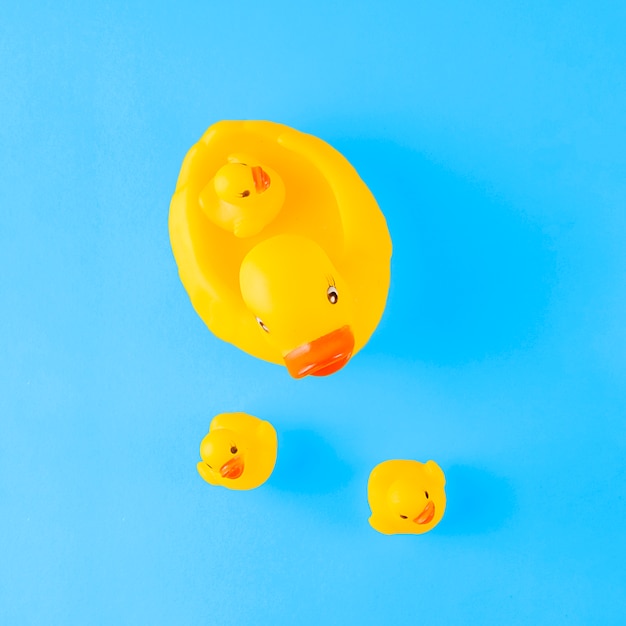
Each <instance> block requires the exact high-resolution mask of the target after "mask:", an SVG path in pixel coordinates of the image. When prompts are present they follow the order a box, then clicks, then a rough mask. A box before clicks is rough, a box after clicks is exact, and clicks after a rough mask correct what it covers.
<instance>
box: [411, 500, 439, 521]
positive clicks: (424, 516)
mask: <svg viewBox="0 0 626 626" xmlns="http://www.w3.org/2000/svg"><path fill="white" fill-rule="evenodd" d="M433 517H435V505H434V503H433V502H432V501H430V502H428V504H427V505H426V506H425V507H424V510H423V511H422V512H421V513H420V514H419V515H418V516H417V517H416V518H415V519H414V520H413V521H414V522H415V523H416V524H428V522H431V521H432V519H433Z"/></svg>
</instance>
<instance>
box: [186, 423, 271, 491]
mask: <svg viewBox="0 0 626 626" xmlns="http://www.w3.org/2000/svg"><path fill="white" fill-rule="evenodd" d="M277 451H278V439H277V437H276V431H275V430H274V427H273V426H272V425H271V424H270V423H269V422H266V421H265V420H261V419H259V418H258V417H254V416H252V415H248V414H247V413H221V414H220V415H216V416H215V417H214V418H213V420H212V421H211V426H210V427H209V434H208V435H206V437H205V438H204V439H203V440H202V443H201V444H200V456H201V457H202V461H200V462H199V463H198V465H197V468H198V473H199V474H200V476H202V478H204V480H206V482H208V483H209V484H211V485H221V486H222V487H227V488H228V489H237V490H246V489H254V488H255V487H258V486H259V485H262V484H263V483H264V482H265V481H266V480H267V479H268V478H269V477H270V476H271V474H272V471H273V470H274V465H275V464H276V454H277Z"/></svg>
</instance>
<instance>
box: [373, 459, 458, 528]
mask: <svg viewBox="0 0 626 626" xmlns="http://www.w3.org/2000/svg"><path fill="white" fill-rule="evenodd" d="M445 484H446V479H445V476H444V473H443V470H442V469H441V468H440V467H439V465H437V463H435V462H434V461H427V462H426V463H420V462H419V461H405V460H393V461H384V462H383V463H380V464H379V465H377V466H376V467H375V468H374V469H373V470H372V472H371V474H370V477H369V481H368V484H367V499H368V501H369V505H370V508H371V509H372V515H371V517H370V518H369V522H370V525H371V526H372V528H374V529H375V530H377V531H378V532H380V533H383V534H385V535H395V534H415V535H420V534H422V533H425V532H428V531H429V530H432V529H433V528H434V527H435V526H436V525H437V524H438V523H439V522H440V521H441V518H442V517H443V514H444V511H445V510H446V493H445V491H444V486H445Z"/></svg>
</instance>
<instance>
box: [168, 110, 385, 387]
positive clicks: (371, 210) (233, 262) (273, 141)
mask: <svg viewBox="0 0 626 626" xmlns="http://www.w3.org/2000/svg"><path fill="white" fill-rule="evenodd" d="M245 154H254V155H255V159H251V158H249V157H247V156H243V155H245ZM233 155H235V156H234V157H233ZM229 158H230V159H231V161H232V162H228V159H229ZM242 162H243V163H244V164H245V165H242ZM225 163H226V165H225ZM254 168H260V170H261V171H262V172H264V173H266V174H267V177H268V178H269V180H270V183H269V184H270V186H269V188H268V189H266V190H265V191H261V192H260V193H258V194H257V196H256V197H257V199H259V201H260V199H262V198H263V197H267V198H269V196H266V194H268V193H269V192H270V191H271V190H272V186H273V185H274V182H275V181H280V182H277V185H284V189H285V190H286V191H285V192H284V194H283V193H282V192H280V190H279V191H277V192H276V198H277V200H276V206H277V205H278V204H279V201H278V200H279V199H280V198H282V200H280V202H282V208H280V210H279V211H278V212H277V213H276V214H275V216H274V217H273V218H272V219H269V218H268V217H267V215H270V214H272V212H269V213H267V215H265V217H263V218H262V219H261V220H260V222H262V223H263V225H262V226H261V227H260V228H261V230H259V225H258V224H259V223H258V222H255V221H254V220H253V219H252V218H251V214H252V213H253V211H251V212H249V213H244V212H243V209H242V208H241V207H242V206H243V204H242V203H243V201H244V200H249V199H251V198H253V190H256V186H257V183H258V184H259V186H260V187H261V188H262V187H263V186H264V185H265V184H267V183H266V182H263V181H264V180H265V178H264V176H263V174H262V173H260V172H259V171H258V170H256V174H254V172H253V170H254ZM278 173H280V176H279V174H278ZM255 177H256V178H255ZM242 185H243V188H242ZM218 190H219V193H220V194H221V196H219V200H217V199H216V198H217V197H218ZM246 190H248V191H250V196H246V197H245V198H243V197H241V198H240V197H237V194H243V193H244V192H245V191H246ZM255 193H256V191H255ZM231 206H236V207H238V209H237V211H235V210H234V209H233V210H232V211H231V209H230V207H231ZM211 207H212V208H211ZM216 207H217V208H216ZM224 207H226V208H224ZM274 208H275V207H274ZM226 209H228V210H226ZM218 214H219V215H218ZM233 216H235V217H233ZM218 217H219V219H218ZM169 229H170V240H171V243H172V250H173V252H174V257H175V259H176V262H177V264H178V270H179V274H180V278H181V280H182V282H183V285H184V286H185V289H186V290H187V293H188V294H189V297H190V299H191V302H192V304H193V306H194V308H195V310H196V311H197V313H198V314H199V315H200V317H201V318H202V319H203V320H204V322H205V323H206V324H207V326H208V327H209V329H210V330H211V331H212V332H213V333H214V334H215V335H217V336H218V337H219V338H220V339H223V340H224V341H228V342H230V343H232V344H234V345H235V346H237V347H238V348H240V349H242V350H244V351H245V352H248V353H249V354H251V355H253V356H255V357H258V358H260V359H264V360H266V361H270V362H272V363H278V364H281V365H285V366H287V368H288V371H289V373H290V374H291V375H292V376H294V377H296V378H301V377H303V376H306V375H308V374H312V375H317V376H324V375H327V374H332V373H333V372H335V371H337V370H338V369H339V368H340V367H342V366H343V365H345V364H346V363H347V362H348V360H349V359H350V358H351V356H353V355H354V354H356V353H357V352H358V351H359V350H360V349H361V348H362V347H363V346H364V345H365V344H366V343H367V341H368V340H369V338H370V336H371V335H372V333H373V332H374V330H375V329H376V327H377V325H378V323H379V321H380V318H381V316H382V314H383V311H384V308H385V304H386V300H387V292H388V289H389V279H390V260H391V239H390V237H389V232H388V230H387V225H386V223H385V218H384V217H383V215H382V213H381V212H380V209H379V208H378V205H377V204H376V201H375V199H374V197H373V196H372V194H371V193H370V191H369V189H368V188H367V187H366V185H365V183H364V182H363V181H362V180H361V179H360V178H359V175H358V174H357V173H356V171H355V170H354V168H353V167H352V166H351V165H350V163H348V161H347V160H346V159H345V158H344V157H343V156H342V155H341V154H339V153H338V152H337V151H336V150H335V149H334V148H332V147H331V146H329V145H328V144H327V143H325V142H324V141H322V140H320V139H318V138H316V137H313V136H311V135H307V134H305V133H301V132H298V131H296V130H294V129H292V128H289V127H287V126H283V125H281V124H274V123H272V122H231V121H223V122H219V123H217V124H215V125H213V126H212V127H211V128H209V129H208V130H207V132H206V133H205V135H204V136H203V137H202V139H201V140H200V141H199V142H198V143H197V144H196V145H195V146H193V147H192V148H191V150H190V151H189V153H188V154H187V156H186V158H185V161H184V162H183V165H182V168H181V172H180V175H179V178H178V183H177V186H176V192H175V193H174V196H173V198H172V202H171V206H170V218H169ZM251 232H257V234H256V235H250V236H245V237H244V236H243V235H242V234H243V233H245V234H249V233H251Z"/></svg>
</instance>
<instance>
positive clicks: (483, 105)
mask: <svg viewBox="0 0 626 626" xmlns="http://www.w3.org/2000/svg"><path fill="white" fill-rule="evenodd" d="M12 4H14V6H4V7H3V9H2V19H1V20H0V180H1V182H2V184H1V185H0V262H1V266H2V271H1V272H0V304H1V307H0V311H1V312H0V355H1V360H0V508H1V516H0V538H1V545H2V549H1V557H0V622H2V623H3V624H11V625H12V624H19V625H22V624H133V625H134V624H151V625H153V624H176V625H178V624H180V625H186V624H207V625H211V626H223V625H225V626H228V625H231V624H232V625H235V624H237V625H240V624H246V625H248V624H249V625H252V626H256V625H265V624H268V625H282V624H374V625H378V624H381V625H387V624H400V623H424V624H431V625H434V624H509V625H512V624H530V623H532V624H561V623H567V624H585V625H587V624H602V625H607V624H623V623H624V620H625V619H626V599H625V598H626V540H625V539H624V527H625V523H624V522H625V520H626V500H625V489H624V484H625V478H626V475H625V469H626V455H625V453H626V429H625V427H624V421H625V420H624V416H625V408H626V386H625V383H626V324H625V320H626V291H625V289H626V280H625V276H626V245H625V244H626V241H625V240H626V237H625V233H626V150H625V148H624V146H626V116H625V113H624V112H625V111H626V79H625V74H626V71H625V70H626V39H625V38H624V32H625V24H626V9H625V8H624V3H623V2H603V3H596V2H591V0H587V1H580V2H575V1H565V0H563V1H558V2H545V0H536V1H530V2H523V3H522V2H509V3H503V2H498V1H496V0H492V1H491V2H489V1H477V2H470V3H468V2H462V1H461V0H451V1H443V2H421V1H420V2H410V1H406V2H402V1H396V2H393V1H392V2H387V3H376V2H369V3H364V2H362V1H358V2H357V1H355V0H342V1H341V2H323V1H320V0H317V1H315V2H309V1H304V2H287V1H284V2H279V1H272V0H267V1H266V2H245V1H242V2H225V1H221V2H204V3H200V2H197V3H191V2H181V3H178V4H177V6H176V7H174V4H173V3H172V4H171V5H170V6H165V5H163V4H161V3H156V4H152V3H136V5H135V6H134V7H128V6H126V4H127V3H121V2H104V3H90V4H91V6H86V3H81V2H63V1H62V0H61V1H55V2H40V3H37V4H30V3H21V4H20V6H19V7H18V6H17V3H12ZM219 119H270V120H274V121H279V122H283V123H286V124H289V125H292V126H294V127H296V128H298V129H300V130H303V131H307V132H310V133H313V134H316V135H318V136H320V137H322V138H323V139H325V140H326V141H328V142H330V143H331V144H332V145H334V146H335V147H336V148H338V149H339V150H341V151H342V152H343V153H344V154H345V155H346V156H347V157H348V159H349V160H350V161H351V162H352V163H353V164H354V165H355V166H356V168H357V169H358V171H359V172H360V174H361V176H362V177H363V178H364V180H365V181H366V182H367V184H368V185H369V186H370V188H371V189H372V191H373V192H374V194H375V195H376V197H377V199H378V200H379V203H380V206H381V208H382V210H383V212H384V213H385V215H386V217H387V220H388V224H389V228H390V231H391V234H392V237H393V241H394V257H393V264H392V270H393V281H392V288H391V292H390V297H389V302H388V307H387V310H386V312H385V315H384V318H383V320H382V323H381V325H380V326H379V328H378V330H377V332H376V334H375V335H374V337H373V339H372V341H371V342H370V343H369V344H368V346H367V347H366V348H365V349H364V350H363V351H362V352H361V353H360V354H359V355H358V356H357V357H356V358H354V359H353V361H352V362H351V363H350V364H349V366H348V367H346V368H345V369H344V370H342V371H341V372H339V373H338V374H336V375H334V376H332V377H330V378H328V379H311V380H303V381H295V380H292V379H290V378H289V376H288V375H287V373H286V371H285V370H284V369H283V368H279V367H276V366H273V365H270V364H267V363H264V362H261V361H257V360H254V359H252V358H251V357H249V356H247V355H246V354H244V353H242V352H240V351H238V350H237V349H235V348H233V347H232V346H229V345H227V344H224V343H222V342H220V341H219V340H217V339H216V338H215V337H213V335H211V333H210V332H209V331H208V330H207V329H206V328H205V326H204V325H203V324H202V322H201V320H200V319H199V318H198V317H197V316H196V314H195V313H194V311H193V309H192V307H191V305H190V303H189V300H188V298H187V295H186V293H185V291H184V289H183V287H182V285H181V284H180V282H179V279H178V276H177V269H176V265H175V262H174V259H173V257H172V253H171V249H170V245H169V238H168V232H167V216H168V208H169V200H170V197H171V194H172V193H173V190H174V185H175V181H176V177H177V174H178V170H179V167H180V164H181V162H182V159H183V157H184V155H185V153H186V151H187V150H188V148H189V147H190V146H191V145H192V144H193V143H194V142H195V141H197V139H198V138H199V137H200V136H201V134H202V133H203V132H204V130H205V129H206V128H207V127H208V126H209V125H210V124H211V123H213V122H214V121H217V120H219ZM228 410H244V411H248V412H251V413H253V414H255V415H258V416H260V417H263V418H266V419H269V420H270V421H272V422H273V423H274V425H275V426H276V428H277V430H278V433H279V438H280V455H279V460H278V464H277V467H276V471H275V473H274V475H273V476H272V478H271V479H270V481H269V482H268V483H267V484H266V485H265V486H263V487H262V488H260V489H258V490H255V491H253V492H249V493H234V492H230V491H227V490H224V489H218V488H212V487H210V486H208V485H207V484H206V483H204V482H203V481H202V480H201V479H200V478H199V476H198V475H197V473H196V469H195V463H196V461H197V460H198V458H199V455H198V447H199V443H200V440H201V439H202V437H203V436H204V434H205V433H206V431H207V429H208V425H209V421H210V419H211V418H212V416H213V415H214V414H216V413H219V412H222V411H228ZM388 458H416V459H420V460H423V461H425V460H426V459H428V458H433V459H435V460H436V461H437V462H438V463H439V464H440V465H441V466H442V467H443V468H444V470H445V471H446V474H447V477H448V485H447V492H448V510H447V513H446V517H445V518H444V520H443V521H442V523H441V524H440V525H439V526H438V527H437V528H436V529H435V530H434V531H433V532H431V533H429V534H427V535H424V536H393V537H385V536H383V535H379V534H377V533H376V532H374V531H373V530H372V529H371V528H370V527H369V525H368V522H367V518H368V515H369V508H368V505H367V500H366V483H367V477H368V475H369V472H370V470H371V469H372V467H373V466H374V465H375V464H377V463H379V462H381V461H383V460H385V459H388Z"/></svg>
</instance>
